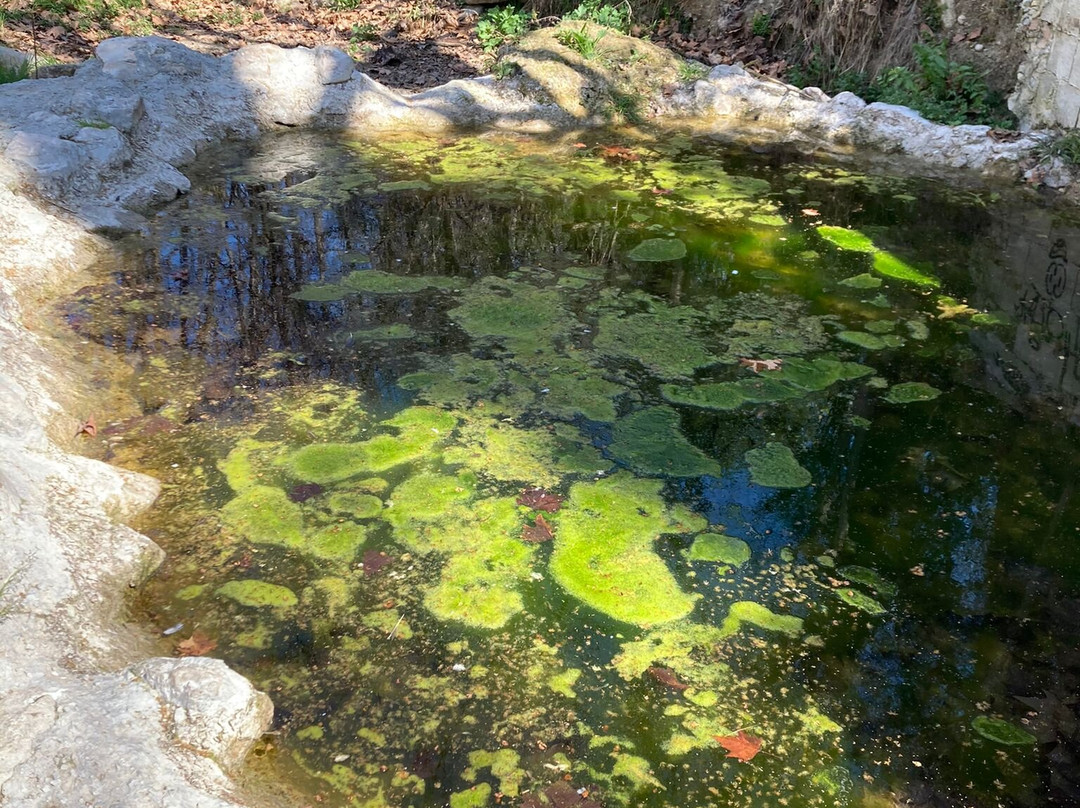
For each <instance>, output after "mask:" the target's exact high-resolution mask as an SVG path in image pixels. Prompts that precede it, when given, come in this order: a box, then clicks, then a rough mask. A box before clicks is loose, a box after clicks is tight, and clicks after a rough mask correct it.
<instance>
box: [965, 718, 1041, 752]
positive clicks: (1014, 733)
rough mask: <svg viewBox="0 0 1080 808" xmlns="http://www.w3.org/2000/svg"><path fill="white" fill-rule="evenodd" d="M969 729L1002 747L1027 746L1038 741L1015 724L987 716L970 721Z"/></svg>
mask: <svg viewBox="0 0 1080 808" xmlns="http://www.w3.org/2000/svg"><path fill="white" fill-rule="evenodd" d="M971 728H972V729H973V730H975V731H976V732H977V733H979V734H980V735H981V736H982V737H984V738H986V740H988V741H993V742H994V743H997V744H1001V745H1002V746H1029V745H1031V744H1033V743H1035V742H1036V741H1037V740H1038V739H1037V738H1036V737H1035V736H1034V735H1032V734H1031V733H1030V732H1026V731H1024V730H1022V729H1020V727H1018V726H1016V725H1015V724H1011V723H1009V722H1008V721H1003V720H1002V719H1000V718H991V717H990V716H988V715H979V716H976V717H975V718H973V719H972V721H971Z"/></svg>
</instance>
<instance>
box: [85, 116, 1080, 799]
mask: <svg viewBox="0 0 1080 808" xmlns="http://www.w3.org/2000/svg"><path fill="white" fill-rule="evenodd" d="M601 144H602V145H601ZM605 146H620V147H625V148H624V149H622V150H620V149H611V148H604V147H605ZM1070 249H1073V251H1074V252H1073V253H1072V254H1075V250H1080V231H1078V230H1076V229H1075V228H1074V227H1073V225H1071V224H1069V223H1068V222H1063V221H1060V220H1059V219H1058V218H1057V217H1055V215H1054V214H1052V213H1051V212H1049V211H1048V210H1046V209H1045V208H1043V207H1040V206H1039V205H1038V204H1037V202H1036V201H1035V200H1031V199H1018V198H1016V195H1015V194H1014V193H1013V192H1011V191H1008V192H1003V195H999V194H998V193H995V192H994V191H993V190H988V189H985V188H983V189H975V190H965V189H959V188H956V187H952V184H950V183H932V182H927V181H914V180H901V179H897V180H891V179H888V178H883V177H880V176H869V175H861V174H857V173H852V172H850V171H847V170H843V169H839V168H836V167H832V166H827V165H820V164H815V163H812V162H810V161H808V160H807V159H805V158H802V159H800V158H794V159H790V160H789V159H785V158H781V157H776V156H754V155H746V154H739V153H732V152H730V151H725V150H722V149H721V148H719V147H716V146H710V145H709V144H708V143H703V142H695V141H692V140H691V139H690V138H689V137H684V136H670V135H668V136H665V137H663V138H661V139H660V140H657V141H648V140H647V141H644V142H642V141H631V140H629V139H627V138H626V137H622V138H620V137H619V136H617V135H613V134H608V135H604V136H598V135H595V134H594V135H589V136H588V137H587V142H586V143H585V144H573V143H570V142H545V141H542V140H539V139H527V138H514V137H486V138H467V137H463V138H461V139H456V138H455V139H451V138H447V139H442V140H439V139H416V138H414V139H411V140H384V141H382V142H379V143H346V142H337V141H331V140H327V139H321V138H318V137H315V136H310V135H296V136H287V137H282V138H278V139H270V140H267V141H265V142H263V143H262V144H259V146H258V147H257V148H255V149H253V148H252V147H248V148H246V149H239V148H237V149H235V150H232V151H229V150H224V151H222V152H220V153H218V154H216V155H215V156H214V157H213V160H211V161H208V162H207V163H206V165H205V168H204V169H202V172H201V174H200V175H199V177H198V178H197V182H196V184H195V189H194V190H193V191H192V193H191V194H190V195H189V196H187V197H186V198H184V199H182V200H180V201H178V202H177V203H176V204H174V205H172V206H169V207H167V208H165V209H163V210H162V211H161V212H160V213H159V214H158V216H157V218H156V220H155V221H154V223H153V233H152V234H151V235H150V236H149V237H147V238H144V239H142V240H140V241H138V242H137V243H132V244H130V245H129V249H128V250H127V251H126V253H125V256H124V257H123V258H122V259H121V260H119V261H118V262H117V263H116V264H115V265H111V266H108V267H103V268H102V283H101V284H100V285H99V286H95V287H90V288H87V289H83V290H80V292H79V293H77V294H76V295H75V296H74V298H73V299H72V300H70V301H68V302H67V303H66V304H65V308H64V314H65V316H66V317H67V320H68V322H69V323H70V325H71V327H72V328H74V329H75V330H76V331H77V332H78V333H79V334H81V335H83V336H85V337H88V338H91V339H93V340H96V341H99V342H101V343H103V344H105V345H107V346H109V347H110V348H112V349H114V350H115V351H117V352H118V353H120V354H122V355H123V356H124V358H125V361H126V363H127V364H128V365H129V366H130V368H131V370H132V373H131V377H130V378H129V379H127V380H126V381H125V384H127V385H129V387H130V390H131V392H132V394H133V395H135V396H136V398H137V400H138V402H139V406H140V407H141V409H142V411H143V412H144V413H145V414H144V415H143V416H142V417H140V418H136V419H133V420H131V421H127V422H124V423H122V424H114V425H112V426H111V427H109V428H108V429H106V430H103V432H104V434H105V438H106V441H107V442H108V445H109V450H110V453H111V456H112V459H114V460H115V461H116V462H120V463H123V464H125V465H130V466H133V467H137V468H140V469H143V470H147V471H149V472H151V473H154V474H157V475H158V476H159V477H161V478H162V479H163V480H164V481H165V483H166V486H167V487H166V492H165V494H164V496H163V498H162V500H161V502H160V504H159V505H158V506H157V508H156V509H155V510H154V512H153V513H151V514H150V515H149V516H148V517H147V518H146V521H145V523H144V524H143V525H142V527H143V528H144V529H145V530H147V531H148V532H150V533H151V535H153V536H154V537H155V538H156V539H157V540H158V541H159V542H160V543H162V545H163V546H164V547H165V548H166V549H167V550H168V552H169V555H170V558H169V561H168V562H167V564H166V568H165V569H164V570H163V572H162V574H161V575H159V576H158V578H157V579H156V580H155V582H154V583H153V584H152V585H151V587H150V591H149V592H148V594H147V596H146V608H147V609H148V611H149V612H150V614H151V616H152V618H153V619H154V620H155V621H157V622H159V623H160V625H161V627H162V628H165V627H166V626H171V625H174V624H177V623H183V624H184V628H183V629H182V630H181V631H180V632H179V633H178V634H176V635H175V636H174V637H173V639H174V640H180V641H181V646H180V647H181V649H182V650H188V651H207V650H209V653H210V654H212V655H215V656H221V657H222V658H223V659H225V660H227V661H228V662H229V663H230V664H231V665H233V666H234V667H236V668H237V669H238V670H240V671H241V672H243V673H244V674H245V675H247V676H249V677H250V678H251V679H253V680H254V681H255V683H256V684H257V685H258V686H259V687H261V688H263V689H265V690H267V691H268V692H269V693H270V694H271V696H272V697H273V699H274V701H275V704H276V705H277V708H278V718H277V723H278V729H279V730H281V734H280V735H276V736H273V738H272V740H270V741H267V742H265V743H263V744H262V745H261V746H260V748H259V750H258V751H259V753H260V754H264V755H269V757H270V758H272V759H274V760H276V761H277V764H276V765H278V766H280V768H281V771H282V772H283V773H285V774H284V776H287V777H288V778H290V779H292V780H295V781H297V783H298V784H299V787H301V788H303V789H306V790H308V791H310V792H311V799H314V798H315V796H316V795H319V797H320V799H323V800H324V801H325V804H349V805H354V804H355V805H365V806H373V807H374V806H384V805H385V806H444V805H450V806H452V807H453V808H466V806H480V805H496V804H497V805H512V806H513V805H521V806H530V807H531V808H536V807H537V806H546V805H550V806H556V808H563V806H571V805H582V806H596V805H608V806H616V805H630V806H702V807H704V806H716V808H727V807H728V806H754V807H755V808H757V807H758V806H762V807H764V806H848V805H850V806H865V808H884V806H888V805H893V804H897V803H899V804H905V805H906V804H912V805H935V806H936V805H942V806H945V805H957V806H999V805H1000V806H1049V805H1077V804H1080V766H1078V757H1077V756H1078V754H1080V736H1078V724H1077V686H1078V682H1080V645H1078V639H1080V505H1078V502H1080V500H1078V498H1077V495H1076V484H1077V473H1076V458H1077V457H1080V441H1078V439H1077V434H1076V429H1075V426H1074V425H1073V423H1074V422H1075V420H1076V419H1077V417H1078V416H1080V409H1077V393H1078V392H1080V379H1078V370H1077V361H1076V357H1077V350H1078V348H1080V343H1078V334H1080V328H1078V326H1077V320H1076V314H1075V312H1074V307H1073V297H1074V296H1075V295H1076V294H1078V293H1080V286H1078V284H1080V281H1078V277H1080V275H1078V269H1077V266H1076V265H1075V264H1074V263H1073V262H1072V261H1071V260H1070ZM658 257H659V258H666V260H646V259H650V258H658ZM741 360H782V361H781V362H779V363H768V364H761V363H757V364H755V363H753V362H744V361H741ZM771 367H775V369H770V368H771ZM534 489H541V490H540V491H536V490H534ZM552 537H553V538H552ZM758 743H760V747H758V746H757V745H758ZM728 749H731V750H733V751H732V754H731V755H728V754H727V750H728ZM905 801H906V802H905Z"/></svg>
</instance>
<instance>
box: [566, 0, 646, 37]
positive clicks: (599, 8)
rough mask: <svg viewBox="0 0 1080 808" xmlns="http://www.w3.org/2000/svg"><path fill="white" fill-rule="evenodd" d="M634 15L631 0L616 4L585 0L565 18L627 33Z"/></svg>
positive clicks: (599, 0) (623, 0)
mask: <svg viewBox="0 0 1080 808" xmlns="http://www.w3.org/2000/svg"><path fill="white" fill-rule="evenodd" d="M632 16H633V12H632V9H631V8H630V2H629V0H622V2H620V3H616V4H615V5H609V4H607V3H604V2H603V0H583V1H582V3H581V4H580V5H579V6H578V7H577V8H575V9H574V10H573V11H571V12H570V13H569V14H567V15H566V16H565V17H563V19H565V20H584V21H586V22H593V23H596V24H597V25H603V26H605V27H607V28H614V29H615V30H616V31H618V32H619V33H623V34H626V33H629V31H630V20H631V18H632Z"/></svg>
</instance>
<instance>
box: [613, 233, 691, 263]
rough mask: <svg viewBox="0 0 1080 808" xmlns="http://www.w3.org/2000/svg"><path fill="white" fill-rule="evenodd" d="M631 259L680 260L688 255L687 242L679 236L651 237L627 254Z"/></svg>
mask: <svg viewBox="0 0 1080 808" xmlns="http://www.w3.org/2000/svg"><path fill="white" fill-rule="evenodd" d="M626 257H627V258H629V259H630V260H631V261H656V262H660V261H678V260H679V259H680V258H685V257H686V242H684V241H683V240H682V239H678V238H650V239H646V240H645V241H643V242H641V243H640V244H638V245H637V246H636V247H634V249H632V250H631V251H630V252H628V253H627V254H626Z"/></svg>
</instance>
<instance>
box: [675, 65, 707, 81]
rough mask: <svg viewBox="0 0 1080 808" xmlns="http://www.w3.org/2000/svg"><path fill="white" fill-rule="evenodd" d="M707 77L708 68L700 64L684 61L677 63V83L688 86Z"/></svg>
mask: <svg viewBox="0 0 1080 808" xmlns="http://www.w3.org/2000/svg"><path fill="white" fill-rule="evenodd" d="M707 75H709V68H707V67H706V66H705V65H703V64H702V63H701V62H691V61H684V62H680V63H679V81H681V82H683V83H684V84H689V83H690V82H692V81H697V80H698V79H703V78H705V77H706V76H707Z"/></svg>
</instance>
